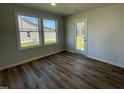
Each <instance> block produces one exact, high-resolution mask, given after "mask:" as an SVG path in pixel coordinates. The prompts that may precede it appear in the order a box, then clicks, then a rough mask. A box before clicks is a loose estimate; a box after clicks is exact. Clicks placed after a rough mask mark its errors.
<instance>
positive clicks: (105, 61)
mask: <svg viewBox="0 0 124 93" xmlns="http://www.w3.org/2000/svg"><path fill="white" fill-rule="evenodd" d="M65 51H68V52H71V53H74V51H73V50H68V49H65ZM85 56H86V57H88V58H91V59H95V60H98V61H101V62H104V63H107V64H111V65H114V66H117V67H120V68H124V66H123V65H120V64H113V62H110V61H108V60H104V59H101V58H96V57H92V56H89V55H85Z"/></svg>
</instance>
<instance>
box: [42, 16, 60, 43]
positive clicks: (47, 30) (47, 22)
mask: <svg viewBox="0 0 124 93" xmlns="http://www.w3.org/2000/svg"><path fill="white" fill-rule="evenodd" d="M43 27H44V44H45V45H47V44H55V43H57V39H58V38H57V20H55V19H49V18H45V19H43Z"/></svg>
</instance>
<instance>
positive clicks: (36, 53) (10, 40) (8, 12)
mask: <svg viewBox="0 0 124 93" xmlns="http://www.w3.org/2000/svg"><path fill="white" fill-rule="evenodd" d="M15 11H17V12H24V13H29V14H36V15H41V16H48V17H53V18H56V19H57V20H58V22H59V33H58V37H59V43H58V44H55V45H50V46H46V47H45V46H44V47H37V48H32V49H27V50H21V51H20V50H19V49H18V48H17V36H16V35H17V33H16V23H15ZM63 49H64V22H63V17H61V16H57V15H53V14H49V13H44V12H42V11H38V10H34V9H31V8H27V7H23V6H21V5H14V4H0V69H1V68H2V67H9V66H12V65H14V64H20V63H21V62H25V61H27V60H30V59H34V58H38V57H40V56H44V55H47V54H50V53H54V52H57V51H61V50H63Z"/></svg>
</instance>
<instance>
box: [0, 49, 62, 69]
mask: <svg viewBox="0 0 124 93" xmlns="http://www.w3.org/2000/svg"><path fill="white" fill-rule="evenodd" d="M62 51H64V50H58V51H54V52H51V53H48V54H45V55H42V56H38V57H34V58H30V59H27V60H24V61H21V62H18V63H14V64H9V65H5V66H2V67H0V70H3V69H7V68H10V67H14V66H17V65H21V64H24V63H27V62H30V61H32V60H37V59H40V58H43V57H46V56H49V55H53V54H56V53H59V52H62Z"/></svg>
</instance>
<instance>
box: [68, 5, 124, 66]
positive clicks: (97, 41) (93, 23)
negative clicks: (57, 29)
mask: <svg viewBox="0 0 124 93" xmlns="http://www.w3.org/2000/svg"><path fill="white" fill-rule="evenodd" d="M84 17H87V20H88V22H87V23H88V27H87V29H88V50H87V53H88V54H87V56H89V57H92V58H94V59H98V60H101V61H104V62H107V63H110V64H113V65H116V66H120V67H124V4H114V5H111V6H105V7H103V8H99V9H95V10H92V11H88V12H84V13H78V14H75V15H72V16H68V17H66V49H68V50H70V51H73V50H74V35H75V34H74V31H75V30H74V22H75V21H76V20H80V19H82V18H84Z"/></svg>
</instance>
